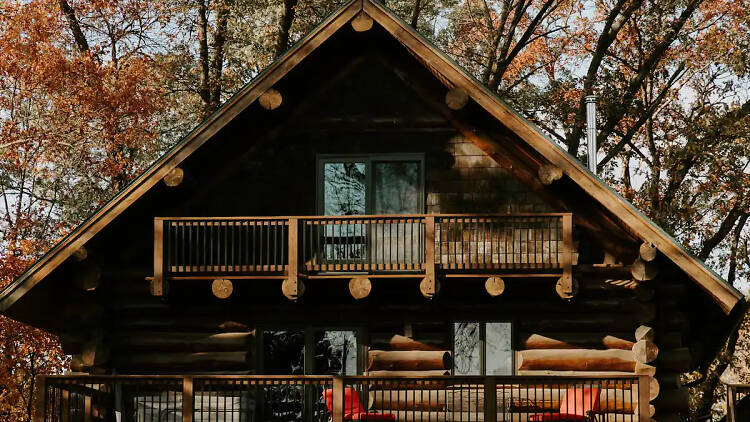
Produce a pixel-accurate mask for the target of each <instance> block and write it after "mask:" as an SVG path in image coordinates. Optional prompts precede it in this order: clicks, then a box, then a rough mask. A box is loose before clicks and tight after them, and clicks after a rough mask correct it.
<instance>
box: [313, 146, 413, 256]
mask: <svg viewBox="0 0 750 422" xmlns="http://www.w3.org/2000/svg"><path fill="white" fill-rule="evenodd" d="M318 169H319V170H318V187H319V188H318V192H319V194H318V211H319V213H321V214H323V215H327V216H357V215H363V214H377V215H390V216H396V215H408V214H420V213H422V212H424V176H423V169H424V159H423V156H422V155H421V154H407V155H373V156H359V155H356V156H355V155H353V156H323V157H319V162H318ZM421 232H422V226H421V224H420V223H415V222H405V221H399V220H398V219H397V218H390V219H378V220H369V221H365V222H362V223H357V222H345V223H341V224H330V225H327V226H325V228H324V230H323V231H322V233H321V236H322V239H320V242H319V243H321V244H323V245H325V246H324V248H323V250H322V251H321V252H322V253H323V254H324V255H325V256H319V257H317V258H318V259H321V260H325V261H326V262H333V263H340V264H353V263H363V264H366V265H363V266H362V267H363V268H364V267H366V266H367V267H368V268H370V269H372V268H373V267H374V268H386V267H388V268H390V267H393V266H394V264H413V263H415V262H421V261H420V260H421V255H422V252H421V251H422V245H421V243H420V241H419V239H421V238H422V236H421Z"/></svg>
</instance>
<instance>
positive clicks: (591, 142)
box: [586, 95, 598, 174]
mask: <svg viewBox="0 0 750 422" xmlns="http://www.w3.org/2000/svg"><path fill="white" fill-rule="evenodd" d="M597 101H598V98H597V96H596V95H587V96H586V143H587V146H588V150H589V160H588V164H589V170H591V172H592V173H594V174H596V164H597V158H596V152H597V149H598V148H597V145H596V103H597Z"/></svg>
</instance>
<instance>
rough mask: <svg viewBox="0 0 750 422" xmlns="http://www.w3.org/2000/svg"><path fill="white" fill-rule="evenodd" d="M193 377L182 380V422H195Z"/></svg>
mask: <svg viewBox="0 0 750 422" xmlns="http://www.w3.org/2000/svg"><path fill="white" fill-rule="evenodd" d="M193 407H194V406H193V377H191V376H186V377H183V378H182V422H193V410H194V408H193Z"/></svg>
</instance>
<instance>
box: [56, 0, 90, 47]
mask: <svg viewBox="0 0 750 422" xmlns="http://www.w3.org/2000/svg"><path fill="white" fill-rule="evenodd" d="M59 4H60V11H62V13H63V15H65V19H67V21H68V26H69V27H70V32H72V33H73V39H74V40H75V42H76V47H78V51H79V52H81V53H87V52H88V51H89V43H88V41H87V40H86V36H85V35H84V34H83V31H82V30H81V25H80V23H79V22H78V18H77V17H76V13H75V10H73V8H72V7H71V6H70V4H69V3H68V2H67V0H60V1H59Z"/></svg>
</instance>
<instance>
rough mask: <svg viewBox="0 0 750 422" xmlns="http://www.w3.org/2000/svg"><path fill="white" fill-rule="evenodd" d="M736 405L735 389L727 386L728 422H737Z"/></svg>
mask: <svg viewBox="0 0 750 422" xmlns="http://www.w3.org/2000/svg"><path fill="white" fill-rule="evenodd" d="M734 405H735V403H734V387H733V386H731V385H729V384H727V422H735V421H734Z"/></svg>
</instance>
